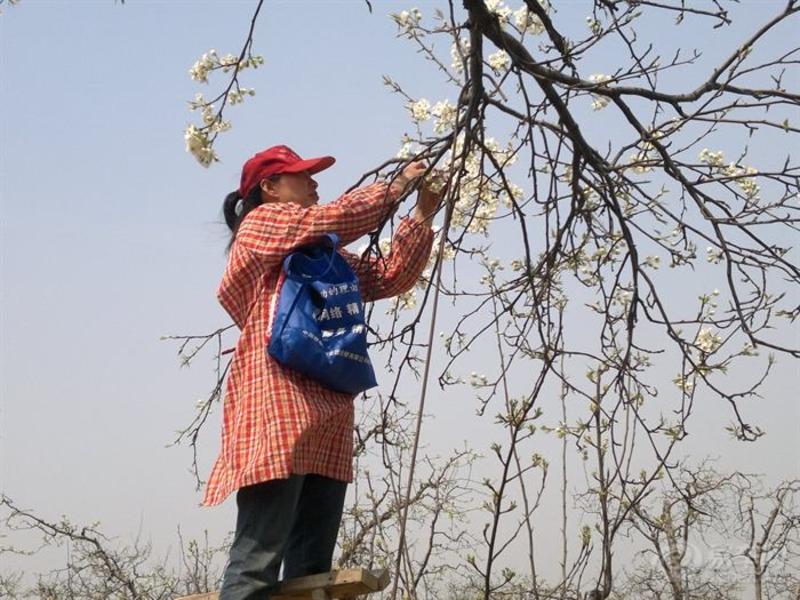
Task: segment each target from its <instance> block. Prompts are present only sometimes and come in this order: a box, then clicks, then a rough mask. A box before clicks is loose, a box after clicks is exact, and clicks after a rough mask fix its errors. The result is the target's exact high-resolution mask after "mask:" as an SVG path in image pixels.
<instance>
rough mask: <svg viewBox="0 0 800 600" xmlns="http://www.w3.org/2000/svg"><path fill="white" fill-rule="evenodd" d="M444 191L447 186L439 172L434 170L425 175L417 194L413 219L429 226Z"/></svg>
mask: <svg viewBox="0 0 800 600" xmlns="http://www.w3.org/2000/svg"><path fill="white" fill-rule="evenodd" d="M446 191H447V186H446V185H445V181H444V177H443V175H442V174H441V173H439V172H437V171H434V172H433V173H431V175H430V176H429V177H426V178H425V182H424V183H423V184H422V187H421V188H420V190H419V195H418V196H417V206H416V208H415V209H414V220H415V221H417V222H418V223H425V224H426V225H428V226H429V227H430V226H431V224H432V223H433V217H434V216H436V212H437V211H438V210H439V205H441V203H442V198H444V196H445V192H446Z"/></svg>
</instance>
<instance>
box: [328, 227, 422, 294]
mask: <svg viewBox="0 0 800 600" xmlns="http://www.w3.org/2000/svg"><path fill="white" fill-rule="evenodd" d="M433 237H434V236H433V230H432V229H431V228H430V227H429V226H428V225H427V224H423V223H418V222H417V221H414V220H413V219H411V218H409V217H405V218H403V219H402V220H401V221H400V225H399V226H398V227H397V231H395V234H394V236H393V237H392V246H391V249H390V251H389V255H388V256H383V257H370V258H361V257H359V256H357V255H355V254H352V253H350V252H345V251H343V252H342V253H341V254H342V256H344V258H345V259H346V260H347V262H348V263H350V266H351V267H352V268H353V270H354V271H355V273H356V275H358V279H359V283H360V286H361V296H362V298H363V300H364V301H365V302H371V301H374V300H380V299H381V298H391V297H392V296H397V295H398V294H402V293H403V292H407V291H408V290H410V289H411V288H412V287H414V284H415V283H416V282H417V279H419V276H420V275H421V274H422V270H423V269H424V268H425V265H426V264H427V262H428V258H429V257H430V254H431V248H432V246H433Z"/></svg>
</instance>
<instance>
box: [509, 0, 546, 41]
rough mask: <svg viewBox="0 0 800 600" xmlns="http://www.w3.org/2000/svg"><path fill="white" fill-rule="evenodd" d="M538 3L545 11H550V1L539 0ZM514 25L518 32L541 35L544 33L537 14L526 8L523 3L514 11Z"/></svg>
mask: <svg viewBox="0 0 800 600" xmlns="http://www.w3.org/2000/svg"><path fill="white" fill-rule="evenodd" d="M539 4H540V5H541V6H542V8H544V9H545V10H546V11H548V12H549V11H550V3H549V2H548V1H547V0H539ZM514 25H515V26H516V28H517V30H518V31H519V32H520V33H530V34H531V35H541V34H542V33H544V24H543V23H542V20H541V19H540V18H539V16H538V15H535V14H533V13H532V12H530V11H529V10H528V7H527V6H525V5H523V6H521V7H520V8H519V9H518V10H516V11H515V12H514Z"/></svg>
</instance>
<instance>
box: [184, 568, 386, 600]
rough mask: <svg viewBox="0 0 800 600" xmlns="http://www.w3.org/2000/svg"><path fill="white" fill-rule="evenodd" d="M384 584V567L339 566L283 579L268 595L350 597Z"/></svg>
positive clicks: (206, 597)
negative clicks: (328, 570)
mask: <svg viewBox="0 0 800 600" xmlns="http://www.w3.org/2000/svg"><path fill="white" fill-rule="evenodd" d="M388 585H389V571H388V570H387V569H381V570H377V571H370V570H369V569H343V570H341V571H331V572H330V573H320V574H319V575H309V576H307V577H297V578H296V579H289V580H287V581H284V582H282V583H281V585H280V587H279V588H278V589H277V590H276V591H275V592H273V594H272V596H271V598H272V599H273V600H300V599H301V598H305V599H308V600H311V599H313V600H316V599H317V598H325V599H326V600H327V599H328V598H354V597H356V596H361V595H363V594H370V593H372V592H379V591H381V590H382V589H384V588H386V586H388ZM218 597H219V594H217V592H212V593H210V594H195V595H193V596H182V597H181V598H176V600H218Z"/></svg>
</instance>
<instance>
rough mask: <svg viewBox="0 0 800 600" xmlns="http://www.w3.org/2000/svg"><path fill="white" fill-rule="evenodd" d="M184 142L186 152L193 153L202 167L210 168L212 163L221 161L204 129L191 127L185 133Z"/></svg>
mask: <svg viewBox="0 0 800 600" xmlns="http://www.w3.org/2000/svg"><path fill="white" fill-rule="evenodd" d="M184 140H185V141H186V151H187V152H189V153H191V154H192V156H194V157H195V158H196V159H197V162H199V163H200V164H201V165H202V166H204V167H208V166H209V165H211V163H212V162H215V161H217V160H219V159H218V158H217V155H216V154H215V153H214V149H213V148H212V147H211V141H210V140H209V139H208V133H207V132H206V131H205V130H204V129H198V128H197V127H195V126H194V125H189V126H188V127H187V128H186V130H185V131H184Z"/></svg>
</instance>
